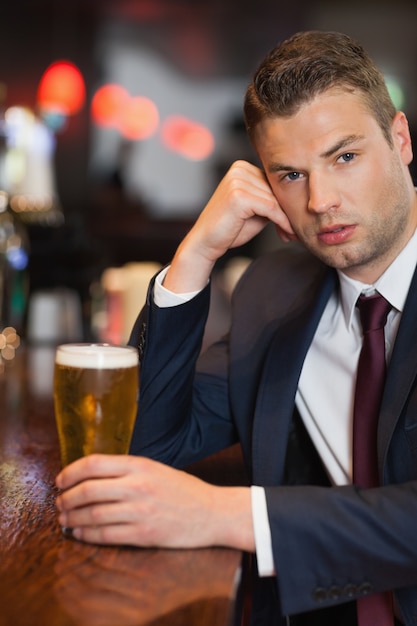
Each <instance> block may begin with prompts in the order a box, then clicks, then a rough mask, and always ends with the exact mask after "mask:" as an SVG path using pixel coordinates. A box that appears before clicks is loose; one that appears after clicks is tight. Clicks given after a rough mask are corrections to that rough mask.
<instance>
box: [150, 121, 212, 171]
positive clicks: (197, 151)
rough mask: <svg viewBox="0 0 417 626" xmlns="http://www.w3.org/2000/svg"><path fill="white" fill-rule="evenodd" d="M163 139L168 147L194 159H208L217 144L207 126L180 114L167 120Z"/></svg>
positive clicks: (163, 130) (163, 129)
mask: <svg viewBox="0 0 417 626" xmlns="http://www.w3.org/2000/svg"><path fill="white" fill-rule="evenodd" d="M162 141H163V143H164V145H165V146H166V147H167V148H169V149H170V150H172V151H173V152H177V153H178V154H181V155H182V156H183V157H185V158H187V159H190V160H192V161H203V160H204V159H207V158H208V157H209V156H210V155H211V154H212V152H213V150H214V144H215V142H214V137H213V133H212V132H211V131H210V130H209V129H208V128H207V127H206V126H204V125H203V124H199V123H198V122H194V121H193V120H190V119H188V118H186V117H181V116H180V115H171V116H170V117H168V118H167V119H166V120H165V122H164V125H163V128H162Z"/></svg>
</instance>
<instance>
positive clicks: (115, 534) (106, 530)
mask: <svg viewBox="0 0 417 626" xmlns="http://www.w3.org/2000/svg"><path fill="white" fill-rule="evenodd" d="M72 536H73V537H74V538H75V539H78V540H79V541H84V542H87V543H95V544H99V545H136V546H141V545H145V544H142V543H141V542H140V541H139V539H138V537H137V536H136V535H135V534H134V533H132V532H131V527H130V525H129V524H111V525H107V526H84V527H82V526H81V527H77V528H73V530H72Z"/></svg>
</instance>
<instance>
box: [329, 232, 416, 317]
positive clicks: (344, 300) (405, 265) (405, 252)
mask: <svg viewBox="0 0 417 626" xmlns="http://www.w3.org/2000/svg"><path fill="white" fill-rule="evenodd" d="M416 265H417V230H416V231H415V232H414V235H413V236H412V237H411V239H410V240H409V242H408V243H407V245H406V246H405V247H404V248H403V249H402V250H401V252H400V254H399V255H398V256H397V257H396V258H395V259H394V261H393V262H392V263H391V265H390V266H389V267H388V268H387V269H386V270H385V272H384V273H383V274H382V276H380V277H379V278H378V280H377V281H376V282H375V283H374V284H373V285H369V284H366V283H362V282H360V281H359V280H354V279H353V278H349V277H348V276H346V274H344V273H343V272H341V271H340V270H338V271H337V273H338V275H339V281H340V298H341V305H342V311H343V315H344V317H345V321H346V325H347V326H350V324H351V322H352V316H353V312H354V310H355V305H356V301H357V299H358V298H359V296H360V294H361V293H365V294H367V293H369V295H371V294H372V293H373V292H374V291H378V292H379V293H380V294H381V295H382V296H384V298H385V299H386V300H388V302H389V303H390V304H391V305H392V306H393V307H394V309H396V310H397V311H399V312H400V313H402V311H403V308H404V304H405V301H406V298H407V294H408V290H409V288H410V284H411V280H412V278H413V274H414V271H415V269H416Z"/></svg>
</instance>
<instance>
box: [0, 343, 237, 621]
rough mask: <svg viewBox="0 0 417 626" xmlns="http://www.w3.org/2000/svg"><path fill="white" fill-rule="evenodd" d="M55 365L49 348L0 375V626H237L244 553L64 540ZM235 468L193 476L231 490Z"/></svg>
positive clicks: (224, 462) (207, 465)
mask: <svg viewBox="0 0 417 626" xmlns="http://www.w3.org/2000/svg"><path fill="white" fill-rule="evenodd" d="M53 358H54V349H53V348H50V347H33V348H30V349H24V348H19V349H18V350H17V353H16V356H15V358H14V359H13V360H12V361H10V362H7V363H5V364H4V368H3V371H2V372H1V373H0V606H1V608H0V626H143V625H145V624H146V625H152V626H232V625H234V624H237V623H238V616H237V613H238V610H237V608H236V606H237V602H236V595H237V588H238V581H239V577H240V569H241V560H242V554H241V553H240V552H238V551H235V550H229V549H223V548H213V549H204V550H157V549H152V550H151V549H138V548H129V547H99V546H94V545H87V544H82V543H80V542H77V541H75V540H73V539H71V538H68V537H65V536H64V535H63V534H62V532H61V529H60V527H59V525H58V523H57V516H56V510H55V497H56V495H57V490H56V488H55V486H54V479H55V476H56V474H57V473H58V471H59V469H60V460H59V450H58V439H57V433H56V429H55V422H54V413H53V400H52V375H53ZM234 468H235V453H233V454H232V456H230V453H226V454H225V455H223V456H222V455H217V458H214V457H213V458H212V459H208V460H207V461H204V462H203V463H201V464H196V466H194V467H193V469H192V471H195V472H196V473H198V474H199V475H201V476H202V477H203V478H205V479H207V480H211V479H212V480H213V482H217V483H218V484H231V483H233V480H234V479H235V478H236V476H233V471H234ZM237 471H238V472H239V470H237ZM224 473H228V474H229V475H230V476H231V478H229V479H227V480H226V481H224V482H223V483H222V477H223V476H224ZM239 476H240V473H239ZM219 478H220V481H219Z"/></svg>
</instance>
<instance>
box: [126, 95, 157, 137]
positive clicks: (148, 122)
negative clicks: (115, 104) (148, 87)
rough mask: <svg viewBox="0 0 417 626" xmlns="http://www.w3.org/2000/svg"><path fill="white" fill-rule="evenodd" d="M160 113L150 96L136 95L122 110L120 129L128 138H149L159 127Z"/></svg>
mask: <svg viewBox="0 0 417 626" xmlns="http://www.w3.org/2000/svg"><path fill="white" fill-rule="evenodd" d="M158 124H159V113H158V109H157V107H156V105H155V104H154V102H152V100H150V99H149V98H145V97H143V96H136V97H134V98H130V99H129V100H128V101H127V102H126V103H125V106H124V108H123V110H122V114H121V116H120V118H119V122H118V125H117V126H118V129H119V131H120V132H121V134H122V135H123V136H124V137H126V139H132V140H135V139H136V140H138V139H147V138H148V137H150V136H151V135H153V133H154V132H155V131H156V129H157V128H158Z"/></svg>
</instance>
